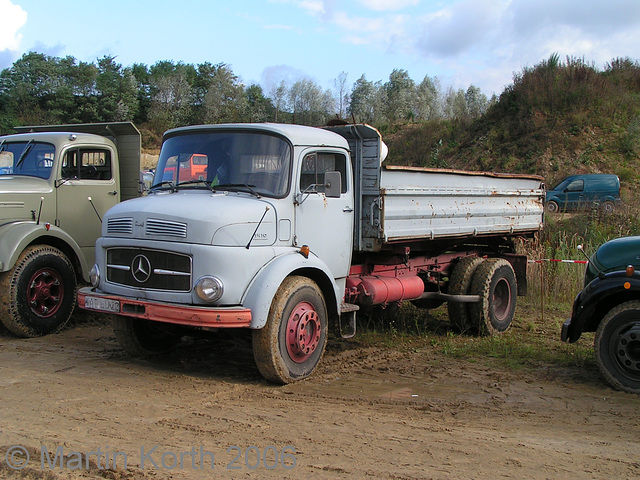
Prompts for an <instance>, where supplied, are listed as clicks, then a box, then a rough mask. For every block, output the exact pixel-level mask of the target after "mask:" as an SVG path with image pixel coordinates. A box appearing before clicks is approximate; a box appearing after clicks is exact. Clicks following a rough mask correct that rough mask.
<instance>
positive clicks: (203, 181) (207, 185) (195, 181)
mask: <svg viewBox="0 0 640 480" xmlns="http://www.w3.org/2000/svg"><path fill="white" fill-rule="evenodd" d="M196 183H202V184H203V185H204V186H205V187H207V188H208V189H211V190H213V188H212V187H211V185H210V184H209V182H207V181H206V180H185V181H184V182H178V183H177V184H176V190H177V189H178V187H181V186H183V185H193V184H196Z"/></svg>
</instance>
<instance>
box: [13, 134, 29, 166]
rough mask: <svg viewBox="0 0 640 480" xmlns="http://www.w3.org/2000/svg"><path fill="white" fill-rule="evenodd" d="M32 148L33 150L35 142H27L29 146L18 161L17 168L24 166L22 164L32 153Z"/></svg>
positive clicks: (25, 147)
mask: <svg viewBox="0 0 640 480" xmlns="http://www.w3.org/2000/svg"><path fill="white" fill-rule="evenodd" d="M32 148H33V140H29V141H28V142H27V144H26V145H25V146H24V150H22V153H21V154H20V157H19V158H18V161H17V162H16V168H18V167H19V166H20V165H21V164H22V162H23V161H24V159H25V157H26V156H27V154H28V153H29V152H30V151H31V149H32Z"/></svg>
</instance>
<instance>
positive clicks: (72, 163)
mask: <svg viewBox="0 0 640 480" xmlns="http://www.w3.org/2000/svg"><path fill="white" fill-rule="evenodd" d="M112 177H113V174H112V170H111V152H110V151H109V150H102V149H88V148H77V149H73V150H69V151H67V153H65V155H64V158H63V160H62V178H69V179H71V178H76V179H80V180H111V178H112Z"/></svg>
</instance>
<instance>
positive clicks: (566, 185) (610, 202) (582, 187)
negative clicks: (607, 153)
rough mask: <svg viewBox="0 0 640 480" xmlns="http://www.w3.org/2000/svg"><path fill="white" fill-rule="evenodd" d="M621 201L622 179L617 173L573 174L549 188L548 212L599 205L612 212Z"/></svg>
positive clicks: (605, 211) (605, 210)
mask: <svg viewBox="0 0 640 480" xmlns="http://www.w3.org/2000/svg"><path fill="white" fill-rule="evenodd" d="M619 203H620V179H619V178H618V176H617V175H609V174H591V175H571V176H569V177H567V178H565V179H563V180H562V181H561V182H560V183H558V184H557V185H556V186H555V187H553V188H552V189H551V190H547V198H546V206H547V212H552V213H553V212H559V211H570V210H579V209H581V208H587V207H592V206H599V207H600V209H601V210H602V211H603V212H604V213H611V212H613V211H614V210H615V208H616V205H618V204H619Z"/></svg>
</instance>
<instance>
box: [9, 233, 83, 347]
mask: <svg viewBox="0 0 640 480" xmlns="http://www.w3.org/2000/svg"><path fill="white" fill-rule="evenodd" d="M0 289H1V291H0V320H2V323H3V324H4V326H5V327H6V328H7V329H8V330H9V331H10V332H11V333H13V334H14V335H17V336H19V337H38V336H41V335H47V334H50V333H55V332H57V331H59V330H60V329H61V328H62V327H64V325H65V324H66V323H67V322H68V321H69V318H70V317H71V313H72V312H73V309H74V307H75V304H76V275H75V271H74V270H73V266H72V265H71V262H70V261H69V259H68V258H67V257H66V256H65V254H64V253H62V252H61V251H60V250H58V249H57V248H54V247H50V246H48V245H33V246H31V247H28V248H26V249H25V250H24V251H23V252H22V253H21V254H20V256H19V257H18V260H17V262H16V264H15V266H14V267H13V269H11V270H10V271H8V272H6V273H3V274H1V275H0Z"/></svg>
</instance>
